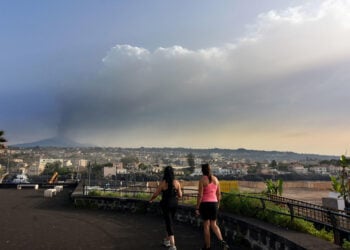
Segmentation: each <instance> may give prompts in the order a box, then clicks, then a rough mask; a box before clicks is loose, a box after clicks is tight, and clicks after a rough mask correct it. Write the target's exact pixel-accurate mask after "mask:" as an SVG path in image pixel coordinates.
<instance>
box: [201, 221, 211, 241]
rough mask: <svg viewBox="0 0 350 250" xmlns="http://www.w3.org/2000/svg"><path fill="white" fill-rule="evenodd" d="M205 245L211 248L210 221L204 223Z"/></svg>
mask: <svg viewBox="0 0 350 250" xmlns="http://www.w3.org/2000/svg"><path fill="white" fill-rule="evenodd" d="M203 234H204V244H205V247H206V248H210V220H204V221H203Z"/></svg>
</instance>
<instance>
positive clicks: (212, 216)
mask: <svg viewBox="0 0 350 250" xmlns="http://www.w3.org/2000/svg"><path fill="white" fill-rule="evenodd" d="M202 173H203V176H202V177H201V179H200V180H199V182H198V196H197V206H196V214H197V216H199V215H200V216H201V218H202V220H203V234H204V247H203V248H202V249H210V228H211V230H213V232H214V234H215V235H216V237H217V238H218V239H219V241H220V244H221V245H222V247H223V248H225V249H228V245H227V243H226V242H225V241H224V240H223V238H222V235H221V231H220V228H219V227H218V225H217V223H216V220H217V215H218V209H219V203H220V198H221V192H220V184H219V180H218V178H217V177H215V176H214V175H212V173H211V170H210V166H209V164H202Z"/></svg>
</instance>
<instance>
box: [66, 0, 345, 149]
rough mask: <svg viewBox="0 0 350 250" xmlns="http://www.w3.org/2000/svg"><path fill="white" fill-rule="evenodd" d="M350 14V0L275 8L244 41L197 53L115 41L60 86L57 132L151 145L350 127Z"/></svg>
mask: <svg viewBox="0 0 350 250" xmlns="http://www.w3.org/2000/svg"><path fill="white" fill-rule="evenodd" d="M349 13H350V6H349V3H348V2H347V1H326V2H323V3H321V4H319V5H317V6H315V5H313V6H310V5H305V6H300V7H298V8H292V9H288V10H286V11H283V12H276V11H271V12H269V13H265V14H262V15H260V16H259V18H258V20H257V22H256V24H255V25H253V26H251V27H250V30H249V32H247V34H246V35H245V36H243V37H241V38H240V39H239V40H238V41H237V43H235V44H232V43H231V44H226V45H225V46H221V47H213V48H206V49H199V50H190V49H187V48H184V47H181V46H173V47H167V48H162V47H160V48H158V49H156V50H154V51H150V50H148V49H146V48H141V47H136V46H132V45H128V44H123V45H121V44H118V45H116V46H114V47H113V48H111V49H110V51H108V53H107V55H106V56H105V57H104V58H103V60H102V67H101V69H100V71H99V72H98V74H97V75H96V76H95V78H94V79H90V80H87V81H86V80H85V81H77V82H74V83H70V84H68V83H66V84H65V85H64V87H63V88H62V91H61V95H60V97H59V99H60V102H61V103H62V107H61V113H62V116H61V118H62V119H61V122H60V125H59V133H60V134H62V135H69V136H72V137H76V138H87V139H90V140H94V141H96V142H98V143H100V144H104V145H118V142H119V143H122V144H123V143H124V144H127V143H128V142H129V143H130V144H135V145H136V144H137V145H142V144H146V145H147V144H148V145H151V144H152V142H153V144H155V141H157V140H158V141H162V142H163V143H166V140H167V139H169V138H167V136H170V135H174V136H176V135H178V136H179V135H181V134H182V135H186V136H189V135H191V134H193V133H196V132H197V131H203V132H209V133H214V132H215V131H218V130H222V131H227V130H228V129H231V131H234V133H238V134H239V133H240V131H242V134H243V131H245V130H246V129H248V128H251V129H255V130H257V131H265V132H266V133H268V132H271V131H276V128H278V129H279V130H280V131H281V136H282V134H288V133H289V134H288V136H290V135H291V133H290V131H291V127H293V128H294V129H292V130H293V131H294V130H295V129H296V130H298V129H299V128H300V129H301V132H300V131H299V132H298V133H294V132H293V134H294V135H295V134H299V133H304V132H306V131H308V129H311V128H315V127H317V128H318V127H322V126H324V125H328V126H335V121H338V122H339V121H341V122H344V123H345V122H349V119H348V118H346V117H344V116H343V114H344V113H346V105H344V103H345V102H346V98H347V94H346V93H349V91H350V85H349V84H348V82H349V80H350V76H349V74H348V73H347V68H348V66H349V62H350V45H349V44H350V26H349V23H350V22H349V21H350V16H349ZM264 128H267V129H266V130H265V129H264ZM245 132H246V131H245ZM198 133H199V132H198ZM180 137H181V136H180ZM172 139H173V140H174V138H172ZM135 140H138V141H139V142H138V143H134V142H135ZM184 142H185V140H184V141H181V139H179V141H176V143H184Z"/></svg>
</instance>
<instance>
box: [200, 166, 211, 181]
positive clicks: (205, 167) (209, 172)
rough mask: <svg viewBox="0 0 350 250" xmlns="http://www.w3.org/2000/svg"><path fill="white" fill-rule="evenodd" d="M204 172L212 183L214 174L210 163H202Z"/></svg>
mask: <svg viewBox="0 0 350 250" xmlns="http://www.w3.org/2000/svg"><path fill="white" fill-rule="evenodd" d="M202 173H203V175H206V176H208V179H209V183H210V182H211V176H212V174H211V170H210V165H209V163H204V164H202Z"/></svg>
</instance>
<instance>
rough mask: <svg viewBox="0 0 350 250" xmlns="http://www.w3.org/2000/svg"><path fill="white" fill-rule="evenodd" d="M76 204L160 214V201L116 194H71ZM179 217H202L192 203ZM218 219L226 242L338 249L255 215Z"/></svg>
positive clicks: (195, 221) (264, 248) (258, 248)
mask: <svg viewBox="0 0 350 250" xmlns="http://www.w3.org/2000/svg"><path fill="white" fill-rule="evenodd" d="M72 199H73V201H74V204H75V206H76V207H83V208H92V209H102V210H115V211H119V212H131V213H144V214H159V215H160V214H161V210H160V207H159V203H158V202H153V203H149V202H148V201H145V200H138V199H130V198H114V197H91V196H82V195H72ZM176 220H177V221H179V222H182V223H185V224H187V225H191V226H193V227H194V228H197V229H199V228H200V227H201V220H200V219H199V218H198V217H196V216H195V215H194V209H193V207H192V206H191V207H190V206H185V205H180V206H179V208H178V211H177V213H176ZM218 223H219V225H220V228H221V230H222V234H223V235H224V238H225V240H226V241H227V243H228V244H229V245H230V246H231V247H234V246H236V247H237V245H239V246H245V247H248V248H250V249H254V250H316V249H317V250H338V249H340V248H339V247H338V246H337V245H335V244H332V243H330V242H327V241H324V240H321V239H319V238H316V237H313V236H311V235H308V234H303V233H299V232H292V231H288V230H285V229H282V228H278V227H275V226H273V225H270V224H267V223H263V222H261V221H258V220H255V219H252V218H243V217H238V216H234V215H231V214H226V213H220V214H219V217H218Z"/></svg>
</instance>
